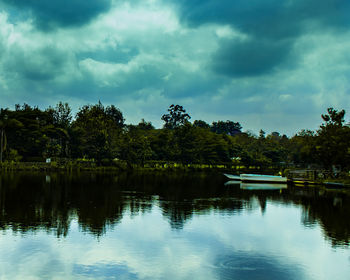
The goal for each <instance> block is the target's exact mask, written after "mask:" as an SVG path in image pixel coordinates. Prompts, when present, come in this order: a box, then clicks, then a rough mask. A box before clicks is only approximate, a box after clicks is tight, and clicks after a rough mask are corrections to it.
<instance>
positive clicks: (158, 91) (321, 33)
mask: <svg viewBox="0 0 350 280" xmlns="http://www.w3.org/2000/svg"><path fill="white" fill-rule="evenodd" d="M349 14H350V1H348V0H285V1H281V0H264V1H262V0H250V1H247V0H235V1H233V0H220V1H218V0H191V1H186V0H129V1H127V0H89V1H86V0H50V1H47V0H0V107H9V108H13V107H14V104H16V103H21V104H22V103H24V102H26V103H28V104H30V105H38V106H39V107H41V108H46V107H47V106H49V105H55V104H56V103H57V102H58V101H64V102H68V103H69V104H70V105H71V106H72V107H73V109H74V110H77V109H78V108H79V107H81V106H82V105H85V104H95V103H97V102H98V100H101V102H102V103H103V104H105V105H109V104H114V105H116V106H117V107H119V108H120V109H121V110H122V112H123V114H124V116H125V118H126V122H127V123H138V122H139V121H140V120H141V118H145V119H146V120H147V121H152V123H153V124H154V125H155V126H158V127H160V126H161V125H162V122H161V120H160V118H161V115H162V114H164V113H166V110H167V108H168V107H169V105H170V104H172V103H175V104H180V105H183V106H184V107H185V109H186V110H187V112H188V113H189V114H190V115H191V116H192V120H195V119H202V120H205V121H207V122H209V123H211V122H213V121H217V120H232V121H238V122H240V123H241V124H242V126H243V129H244V130H251V131H253V132H255V133H258V131H259V129H260V128H262V129H264V130H265V131H267V132H271V131H279V132H281V133H286V134H288V135H293V134H294V133H295V132H297V131H299V130H300V129H302V128H310V129H316V128H317V127H318V125H320V124H321V118H320V115H321V114H322V113H324V112H325V110H326V108H328V107H331V106H332V107H334V108H337V109H345V110H346V111H348V112H350V104H349V101H350V98H349V97H350V96H349V95H350V91H349V87H350V80H349V79H350V52H349V51H348V50H349V49H350V17H349ZM347 119H348V118H347Z"/></svg>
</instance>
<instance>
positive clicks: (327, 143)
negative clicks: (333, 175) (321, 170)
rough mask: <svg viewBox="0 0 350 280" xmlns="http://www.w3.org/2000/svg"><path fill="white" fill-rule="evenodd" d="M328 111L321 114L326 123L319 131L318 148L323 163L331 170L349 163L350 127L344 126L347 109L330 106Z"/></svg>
mask: <svg viewBox="0 0 350 280" xmlns="http://www.w3.org/2000/svg"><path fill="white" fill-rule="evenodd" d="M327 113H328V114H325V115H321V117H322V119H323V120H324V122H325V123H324V124H322V125H321V126H320V129H319V130H318V131H317V142H316V144H317V146H316V150H317V155H318V158H319V160H320V161H321V163H322V164H323V165H324V166H325V167H326V168H327V169H330V170H331V169H332V167H333V166H335V165H339V166H340V167H344V166H348V165H349V159H350V153H349V152H350V145H349V141H350V128H349V127H347V126H343V122H344V116H345V110H341V111H337V110H335V109H333V108H328V109H327Z"/></svg>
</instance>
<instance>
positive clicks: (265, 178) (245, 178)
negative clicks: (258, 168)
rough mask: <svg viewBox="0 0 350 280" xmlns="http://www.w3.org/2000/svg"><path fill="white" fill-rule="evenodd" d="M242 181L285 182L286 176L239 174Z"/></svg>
mask: <svg viewBox="0 0 350 280" xmlns="http://www.w3.org/2000/svg"><path fill="white" fill-rule="evenodd" d="M240 178H241V181H242V182H268V183H287V178H286V177H282V176H273V175H260V174H241V175H240Z"/></svg>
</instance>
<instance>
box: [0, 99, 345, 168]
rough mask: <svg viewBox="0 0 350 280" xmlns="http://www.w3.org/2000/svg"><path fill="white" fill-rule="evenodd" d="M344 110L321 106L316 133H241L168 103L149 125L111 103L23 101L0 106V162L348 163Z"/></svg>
mask: <svg viewBox="0 0 350 280" xmlns="http://www.w3.org/2000/svg"><path fill="white" fill-rule="evenodd" d="M344 116H345V111H344V110H341V111H338V110H335V109H333V108H328V110H327V112H326V114H324V115H322V116H321V117H322V121H323V122H322V124H321V125H320V127H319V129H317V130H316V131H312V130H302V131H300V132H299V133H297V134H296V135H294V136H292V137H287V136H286V135H280V133H278V132H272V133H271V134H269V135H266V133H265V132H264V131H263V130H260V133H259V135H254V134H252V133H249V132H243V131H242V126H241V125H240V123H239V122H234V121H231V120H227V121H222V120H220V121H216V122H213V123H212V124H208V123H206V122H205V121H203V120H194V121H193V122H191V121H190V119H191V117H190V115H189V114H188V113H186V110H185V109H184V108H183V107H182V106H180V105H171V106H170V107H169V108H168V110H167V113H166V114H164V115H163V116H162V117H161V119H162V121H163V122H164V125H163V127H162V128H161V129H156V128H155V127H154V126H153V125H152V123H151V122H147V121H145V120H144V119H142V120H141V121H140V122H139V123H138V124H137V125H133V124H126V123H125V119H124V117H123V113H122V112H121V111H120V109H118V108H117V107H116V106H114V105H110V106H104V105H103V104H102V103H101V102H99V103H97V104H94V105H85V106H83V107H81V108H80V109H79V110H78V112H77V113H76V115H75V117H74V118H73V114H72V110H71V108H70V106H69V104H68V103H63V102H59V103H58V104H57V105H56V106H55V107H51V106H50V107H49V108H47V109H44V110H42V109H39V108H38V107H32V106H30V105H28V104H23V105H18V104H17V105H15V109H14V110H10V109H8V108H1V109H0V140H1V141H0V161H1V162H3V161H9V162H11V161H44V160H45V158H66V159H87V160H93V161H95V162H96V163H97V164H100V165H109V164H113V162H115V161H124V162H126V163H127V165H128V166H130V167H131V166H133V165H141V166H143V165H144V164H145V163H147V162H150V161H166V162H176V163H180V164H237V165H244V166H255V167H260V168H264V167H268V166H275V167H286V166H300V167H305V166H309V165H312V164H317V165H320V166H323V167H324V168H327V169H331V168H332V167H334V166H339V167H341V168H342V169H343V170H348V169H349V167H350V157H349V156H350V141H349V140H350V127H349V126H348V125H347V124H344Z"/></svg>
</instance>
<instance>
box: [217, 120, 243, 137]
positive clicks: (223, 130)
mask: <svg viewBox="0 0 350 280" xmlns="http://www.w3.org/2000/svg"><path fill="white" fill-rule="evenodd" d="M241 129H242V126H241V124H240V123H239V122H233V121H229V120H227V121H226V122H224V121H217V122H213V124H212V126H211V131H213V132H215V133H217V134H228V135H231V136H234V135H236V134H239V133H241Z"/></svg>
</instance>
